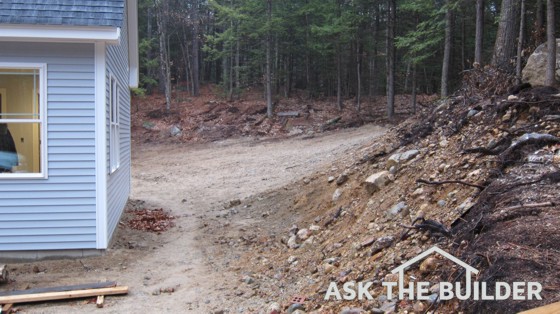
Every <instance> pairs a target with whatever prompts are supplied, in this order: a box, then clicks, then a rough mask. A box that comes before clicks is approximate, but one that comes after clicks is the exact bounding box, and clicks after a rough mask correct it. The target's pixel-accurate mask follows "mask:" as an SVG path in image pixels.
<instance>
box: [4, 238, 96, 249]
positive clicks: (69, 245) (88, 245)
mask: <svg viewBox="0 0 560 314" xmlns="http://www.w3.org/2000/svg"><path fill="white" fill-rule="evenodd" d="M65 239H66V238H65ZM67 239H68V240H67V241H68V242H67V241H64V242H53V243H48V244H47V243H45V244H37V243H20V244H1V240H0V247H1V248H2V251H34V250H41V251H43V250H74V249H95V248H96V245H95V239H93V240H92V241H91V242H70V241H71V239H72V237H71V236H69V237H67Z"/></svg>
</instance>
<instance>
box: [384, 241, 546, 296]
mask: <svg viewBox="0 0 560 314" xmlns="http://www.w3.org/2000/svg"><path fill="white" fill-rule="evenodd" d="M434 253H437V254H439V255H441V256H443V257H444V258H446V259H448V260H450V261H452V262H453V263H455V264H457V265H459V266H461V267H463V268H464V269H465V280H464V283H462V282H455V283H451V282H439V287H440V289H439V296H438V298H439V300H451V299H453V298H457V299H459V300H467V299H471V298H472V299H474V300H506V299H508V298H510V297H512V298H513V299H514V300H532V299H537V300H540V299H541V296H540V292H541V291H542V285H541V284H540V283H538V282H527V283H526V282H514V283H513V285H512V284H509V283H507V282H496V283H495V289H494V292H495V294H494V295H489V290H488V289H487V285H486V282H479V281H476V280H475V279H476V277H474V276H473V275H478V274H479V270H478V269H476V268H474V267H472V266H470V265H469V264H467V263H465V262H463V261H462V260H460V259H458V258H457V257H455V256H453V255H451V254H449V253H447V252H446V251H444V250H442V249H440V248H439V247H437V246H433V247H432V248H430V249H428V250H427V251H425V252H423V253H421V254H420V255H418V256H416V257H414V258H413V259H411V260H409V261H407V262H406V263H404V264H402V265H401V266H399V267H397V268H395V269H393V270H391V273H392V274H397V273H398V274H399V275H398V283H397V282H383V283H382V285H383V286H385V287H387V298H388V299H393V288H395V287H396V288H397V289H398V299H399V300H403V299H405V296H406V297H407V298H408V299H409V300H415V299H416V300H429V299H430V296H429V290H430V289H429V287H430V285H431V283H430V282H414V281H411V282H409V283H408V285H405V280H404V276H405V273H404V272H405V271H406V270H407V269H409V268H410V267H411V266H412V265H414V264H416V263H418V262H420V261H422V260H423V259H425V258H426V257H428V256H430V255H432V254H434Z"/></svg>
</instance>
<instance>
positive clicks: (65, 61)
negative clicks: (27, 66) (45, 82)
mask: <svg viewBox="0 0 560 314" xmlns="http://www.w3.org/2000/svg"><path fill="white" fill-rule="evenodd" d="M2 48H4V47H2ZM92 58H93V56H91V58H80V57H72V58H63V57H60V56H57V57H43V58H42V60H41V62H45V63H48V64H49V66H51V65H52V64H58V65H67V66H68V65H89V66H90V67H93V66H94V63H93V61H92ZM10 59H12V60H13V61H12V62H29V57H21V56H17V55H15V56H12V57H11V58H10Z"/></svg>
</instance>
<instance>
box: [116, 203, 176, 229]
mask: <svg viewBox="0 0 560 314" xmlns="http://www.w3.org/2000/svg"><path fill="white" fill-rule="evenodd" d="M126 212H127V213H129V214H132V216H133V218H131V219H130V220H128V221H127V222H126V226H127V227H129V228H131V229H135V230H140V231H147V232H158V233H159V232H163V231H167V230H169V229H170V228H171V227H173V226H175V223H174V222H173V220H175V217H174V216H172V215H170V214H168V213H167V212H165V211H164V210H163V209H162V208H159V209H145V208H144V209H138V210H127V211H126Z"/></svg>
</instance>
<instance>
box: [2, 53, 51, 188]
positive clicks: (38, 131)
mask: <svg viewBox="0 0 560 314" xmlns="http://www.w3.org/2000/svg"><path fill="white" fill-rule="evenodd" d="M45 73H46V65H44V64H12V63H0V179H1V178H45V177H46V176H47V174H46V173H47V158H46V141H45V135H46V117H45V113H46V110H45V105H44V104H45V103H46V92H45V91H46V87H45V85H46V84H45V82H46V79H45Z"/></svg>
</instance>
